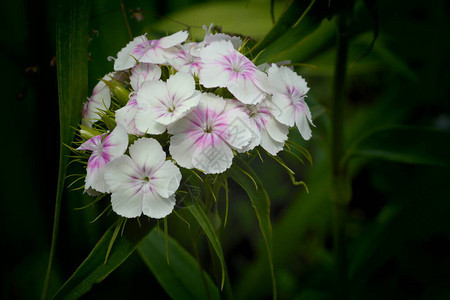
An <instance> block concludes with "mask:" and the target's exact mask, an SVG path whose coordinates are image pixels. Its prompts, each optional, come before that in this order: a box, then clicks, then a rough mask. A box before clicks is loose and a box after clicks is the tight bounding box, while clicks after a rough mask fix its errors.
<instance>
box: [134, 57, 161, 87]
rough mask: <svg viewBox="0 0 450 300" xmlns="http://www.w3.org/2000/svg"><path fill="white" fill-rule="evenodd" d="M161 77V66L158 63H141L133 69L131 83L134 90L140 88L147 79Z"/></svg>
mask: <svg viewBox="0 0 450 300" xmlns="http://www.w3.org/2000/svg"><path fill="white" fill-rule="evenodd" d="M160 78H161V68H160V67H159V66H158V65H154V64H148V63H140V64H138V65H137V66H134V67H133V68H132V69H131V76H130V84H131V87H132V88H133V90H135V91H136V90H138V89H139V88H140V87H141V86H142V84H143V83H144V82H145V81H150V80H158V79H160Z"/></svg>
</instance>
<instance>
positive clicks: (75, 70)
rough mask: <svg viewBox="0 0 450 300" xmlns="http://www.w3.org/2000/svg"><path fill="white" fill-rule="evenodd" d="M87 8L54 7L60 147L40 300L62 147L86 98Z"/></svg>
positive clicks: (84, 1)
mask: <svg viewBox="0 0 450 300" xmlns="http://www.w3.org/2000/svg"><path fill="white" fill-rule="evenodd" d="M89 8H90V1H89V0H75V1H59V5H58V7H57V10H58V13H57V14H56V15H57V21H56V22H57V23H56V62H57V77H58V101H59V122H60V139H61V141H60V142H61V144H60V152H59V172H58V186H57V191H56V201H55V212H54V223H53V233H52V245H51V248H50V257H49V262H48V267H47V273H46V277H45V281H44V286H43V289H42V295H41V298H42V299H46V297H47V288H48V283H49V280H50V274H51V270H52V263H53V257H54V255H55V248H56V240H57V235H58V228H59V217H60V211H61V198H62V194H63V189H64V178H65V174H66V166H67V163H68V157H67V156H68V155H69V150H68V149H67V148H66V147H64V145H63V144H67V145H70V144H71V143H72V140H73V137H74V132H73V130H72V128H75V127H77V124H78V122H79V120H80V118H81V108H82V103H83V101H84V99H86V95H87V87H88V76H87V64H88V60H87V58H88V32H89V31H88V29H89V28H88V20H89Z"/></svg>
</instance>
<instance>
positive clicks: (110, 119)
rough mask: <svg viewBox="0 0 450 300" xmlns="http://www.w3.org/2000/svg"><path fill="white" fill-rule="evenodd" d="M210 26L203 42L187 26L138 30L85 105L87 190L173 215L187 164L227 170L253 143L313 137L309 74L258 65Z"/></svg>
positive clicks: (118, 207)
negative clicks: (154, 32)
mask: <svg viewBox="0 0 450 300" xmlns="http://www.w3.org/2000/svg"><path fill="white" fill-rule="evenodd" d="M204 28H205V30H206V35H205V38H204V40H203V41H202V42H187V39H188V33H187V32H186V31H179V32H177V33H175V34H172V35H170V36H167V37H163V38H161V39H158V40H148V39H147V37H146V35H142V36H138V37H136V38H135V39H134V40H132V41H131V42H129V43H128V44H127V45H126V46H125V47H124V48H123V49H122V50H120V52H119V53H118V54H117V58H114V72H112V73H109V74H107V75H106V76H105V77H104V78H103V79H102V80H101V81H100V82H99V83H98V84H97V85H96V86H95V88H94V90H93V93H92V96H91V97H90V98H89V99H88V101H87V102H86V103H85V106H84V109H83V121H82V126H81V130H80V132H81V136H82V137H83V138H84V139H83V141H82V143H81V145H80V147H79V148H78V149H77V150H79V151H91V152H92V153H91V154H90V157H89V160H88V162H87V168H86V169H87V174H86V179H85V186H84V188H85V190H86V192H88V193H90V194H93V193H111V204H112V209H113V210H114V211H115V212H116V213H117V214H119V215H121V216H123V217H127V218H132V217H138V216H140V215H141V214H144V215H147V216H149V217H152V218H163V217H165V216H167V215H168V214H170V213H171V212H172V210H173V208H174V205H175V203H176V199H175V193H176V191H177V190H178V188H179V186H180V181H181V178H182V175H181V172H180V167H181V168H185V169H197V170H199V171H200V172H203V173H204V174H220V173H223V172H225V171H226V170H227V169H229V168H230V167H231V165H232V162H233V157H234V155H236V154H237V153H244V152H249V151H251V150H253V149H255V147H261V148H263V149H264V150H265V151H267V152H268V153H269V154H270V155H274V156H275V155H277V153H278V152H279V151H281V150H282V149H283V147H284V145H285V142H286V140H287V139H288V131H289V127H293V126H294V125H295V126H297V128H298V130H299V131H300V133H301V135H302V137H303V138H304V139H305V140H308V139H309V138H310V137H311V129H310V125H312V120H311V113H310V110H309V108H308V105H307V104H306V102H305V97H306V94H307V92H308V90H309V88H308V87H307V84H306V82H305V80H304V79H303V78H302V77H301V76H299V75H297V74H296V73H295V72H294V71H293V70H292V68H289V67H287V66H280V65H279V64H278V65H277V64H272V65H269V64H264V65H260V66H255V65H254V63H253V62H252V61H251V60H250V59H248V58H247V57H246V56H245V55H243V54H242V51H243V49H244V48H245V45H243V44H245V42H244V43H243V41H242V40H241V38H239V37H233V36H229V35H226V34H222V33H216V34H213V33H212V32H211V27H210V28H209V29H207V28H206V27H204ZM112 99H113V100H114V101H112Z"/></svg>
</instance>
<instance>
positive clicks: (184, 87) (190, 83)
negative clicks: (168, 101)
mask: <svg viewBox="0 0 450 300" xmlns="http://www.w3.org/2000/svg"><path fill="white" fill-rule="evenodd" d="M167 89H168V90H169V93H170V95H171V96H172V98H175V99H179V100H183V99H188V98H189V97H191V96H192V94H193V93H194V91H195V81H194V78H193V77H192V75H190V74H188V73H183V72H178V73H177V74H175V75H172V76H170V77H169V79H167Z"/></svg>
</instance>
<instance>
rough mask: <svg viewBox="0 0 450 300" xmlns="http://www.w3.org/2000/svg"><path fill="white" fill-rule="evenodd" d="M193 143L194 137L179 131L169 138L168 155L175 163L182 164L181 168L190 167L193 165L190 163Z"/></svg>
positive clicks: (193, 148)
mask: <svg viewBox="0 0 450 300" xmlns="http://www.w3.org/2000/svg"><path fill="white" fill-rule="evenodd" d="M180 121H183V119H181V120H180ZM180 121H178V122H180ZM178 122H176V123H175V124H177V123H178ZM169 128H171V127H169ZM172 128H174V127H172ZM194 143H195V138H194V137H192V136H189V135H188V134H183V133H179V134H176V135H173V136H172V137H171V138H170V146H169V152H170V155H171V156H172V158H173V159H175V161H176V162H177V164H178V165H180V166H182V167H183V168H187V169H192V168H193V167H194V165H193V164H192V157H193V155H194V151H195V147H194Z"/></svg>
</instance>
